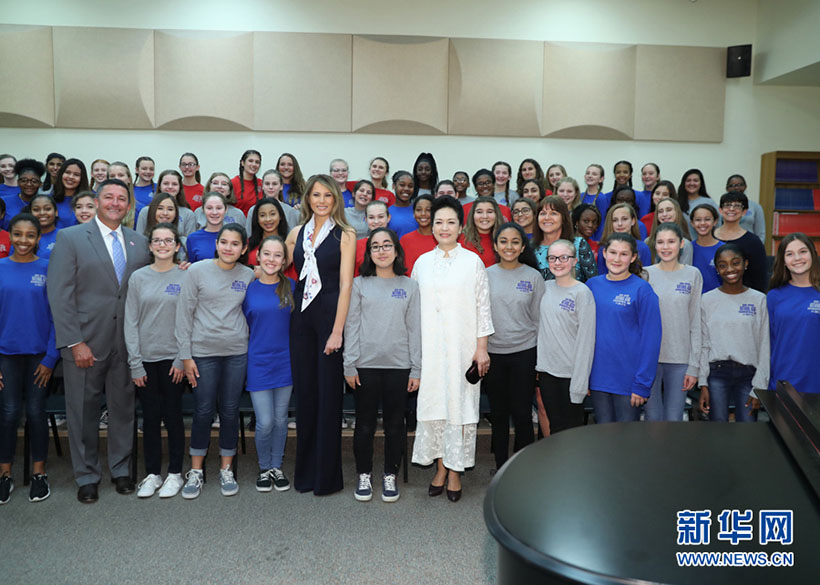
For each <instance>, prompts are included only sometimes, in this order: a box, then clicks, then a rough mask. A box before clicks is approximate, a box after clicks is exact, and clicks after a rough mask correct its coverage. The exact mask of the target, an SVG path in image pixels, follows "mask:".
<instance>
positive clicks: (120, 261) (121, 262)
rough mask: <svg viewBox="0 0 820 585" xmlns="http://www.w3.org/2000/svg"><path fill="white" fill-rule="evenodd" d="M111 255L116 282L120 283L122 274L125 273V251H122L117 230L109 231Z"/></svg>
mask: <svg viewBox="0 0 820 585" xmlns="http://www.w3.org/2000/svg"><path fill="white" fill-rule="evenodd" d="M111 237H112V238H113V241H112V242H111V255H112V256H113V257H114V272H116V273H117V282H118V283H120V284H122V275H123V274H125V253H123V251H122V246H121V245H120V239H119V238H118V237H117V232H111Z"/></svg>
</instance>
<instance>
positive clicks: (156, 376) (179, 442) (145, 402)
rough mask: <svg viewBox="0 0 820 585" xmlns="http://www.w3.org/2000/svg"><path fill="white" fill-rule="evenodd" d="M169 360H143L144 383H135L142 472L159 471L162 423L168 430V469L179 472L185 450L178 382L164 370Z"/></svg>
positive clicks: (159, 473)
mask: <svg viewBox="0 0 820 585" xmlns="http://www.w3.org/2000/svg"><path fill="white" fill-rule="evenodd" d="M171 364H173V361H172V360H163V361H160V362H144V363H143V366H144V367H145V373H146V374H147V376H148V377H147V380H146V382H145V387H144V388H140V387H139V386H137V397H138V398H139V401H140V404H141V405H142V444H143V451H144V452H145V473H146V474H150V473H153V474H155V475H161V471H162V469H161V468H162V437H161V434H160V431H161V428H162V423H163V422H164V423H165V430H166V431H168V473H182V459H183V457H184V454H185V426H184V423H183V422H182V391H183V389H184V385H183V384H182V382H180V383H179V384H174V382H173V381H172V380H171V376H169V375H168V372H170V371H171Z"/></svg>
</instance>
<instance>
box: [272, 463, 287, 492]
mask: <svg viewBox="0 0 820 585" xmlns="http://www.w3.org/2000/svg"><path fill="white" fill-rule="evenodd" d="M269 473H270V475H271V476H272V477H273V487H275V488H276V491H277V492H286V491H288V490H289V489H290V482H289V481H288V478H287V477H285V472H284V471H282V470H281V469H279V468H278V467H274V468H273V469H271V470H270V472H269Z"/></svg>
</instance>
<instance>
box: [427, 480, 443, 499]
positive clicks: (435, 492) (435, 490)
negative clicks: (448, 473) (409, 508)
mask: <svg viewBox="0 0 820 585" xmlns="http://www.w3.org/2000/svg"><path fill="white" fill-rule="evenodd" d="M443 493H444V486H443V485H433V484H432V483H431V484H430V486H429V487H428V488H427V495H428V496H430V497H431V498H435V497H436V496H440V495H441V494H443Z"/></svg>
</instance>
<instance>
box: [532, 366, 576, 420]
mask: <svg viewBox="0 0 820 585" xmlns="http://www.w3.org/2000/svg"><path fill="white" fill-rule="evenodd" d="M569 384H570V378H556V377H555V376H553V375H552V374H548V373H546V372H538V388H539V390H540V391H541V402H543V403H544V410H545V411H546V412H547V418H549V420H550V434H554V433H559V432H561V431H565V430H567V429H571V428H572V427H580V426H582V425H583V424H584V405H583V404H573V403H572V401H571V400H570V399H569Z"/></svg>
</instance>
